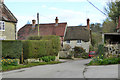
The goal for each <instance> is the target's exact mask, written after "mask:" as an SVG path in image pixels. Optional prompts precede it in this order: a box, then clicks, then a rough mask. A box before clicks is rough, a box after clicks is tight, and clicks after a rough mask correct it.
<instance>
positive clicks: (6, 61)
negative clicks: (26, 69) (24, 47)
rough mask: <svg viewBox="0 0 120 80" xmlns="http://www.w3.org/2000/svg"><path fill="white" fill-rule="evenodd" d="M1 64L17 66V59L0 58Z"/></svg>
mask: <svg viewBox="0 0 120 80" xmlns="http://www.w3.org/2000/svg"><path fill="white" fill-rule="evenodd" d="M0 61H1V63H2V65H3V66H8V65H12V66H17V65H18V60H17V59H2V60H0Z"/></svg>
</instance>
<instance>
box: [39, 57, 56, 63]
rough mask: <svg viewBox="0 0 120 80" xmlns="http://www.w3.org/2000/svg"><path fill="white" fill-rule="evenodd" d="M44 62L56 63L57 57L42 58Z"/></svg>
mask: <svg viewBox="0 0 120 80" xmlns="http://www.w3.org/2000/svg"><path fill="white" fill-rule="evenodd" d="M41 59H42V61H44V62H50V61H55V56H44V57H42V58H41Z"/></svg>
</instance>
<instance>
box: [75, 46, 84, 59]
mask: <svg viewBox="0 0 120 80" xmlns="http://www.w3.org/2000/svg"><path fill="white" fill-rule="evenodd" d="M84 52H85V50H84V49H83V48H82V47H76V46H75V48H74V57H77V58H80V57H82V53H84Z"/></svg>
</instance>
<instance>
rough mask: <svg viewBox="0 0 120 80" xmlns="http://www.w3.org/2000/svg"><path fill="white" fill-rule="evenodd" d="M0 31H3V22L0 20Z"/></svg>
mask: <svg viewBox="0 0 120 80" xmlns="http://www.w3.org/2000/svg"><path fill="white" fill-rule="evenodd" d="M0 31H5V22H4V21H0Z"/></svg>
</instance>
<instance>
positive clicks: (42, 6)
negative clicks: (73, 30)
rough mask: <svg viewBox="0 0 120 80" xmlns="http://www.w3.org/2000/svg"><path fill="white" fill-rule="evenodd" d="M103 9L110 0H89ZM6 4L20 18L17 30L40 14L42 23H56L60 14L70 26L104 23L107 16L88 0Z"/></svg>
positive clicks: (24, 0) (7, 1)
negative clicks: (88, 21) (87, 22)
mask: <svg viewBox="0 0 120 80" xmlns="http://www.w3.org/2000/svg"><path fill="white" fill-rule="evenodd" d="M89 1H90V2H92V3H93V4H94V5H95V6H96V7H98V8H99V9H100V10H101V11H104V7H105V6H106V3H107V2H108V0H89ZM4 2H5V4H6V6H7V7H8V8H9V9H10V10H11V12H12V13H13V14H14V15H15V16H16V18H17V19H18V23H17V30H19V29H20V28H21V27H23V26H24V25H25V24H27V22H28V21H30V22H31V21H32V19H36V15H37V13H38V12H39V14H40V23H54V22H55V17H56V16H58V18H59V22H67V23H68V26H77V25H86V19H87V18H89V19H90V23H102V22H103V21H104V20H105V19H106V16H105V15H103V14H102V13H101V12H100V11H98V10H97V9H96V8H94V7H93V6H92V5H91V4H90V3H88V1H87V0H5V1H4Z"/></svg>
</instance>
